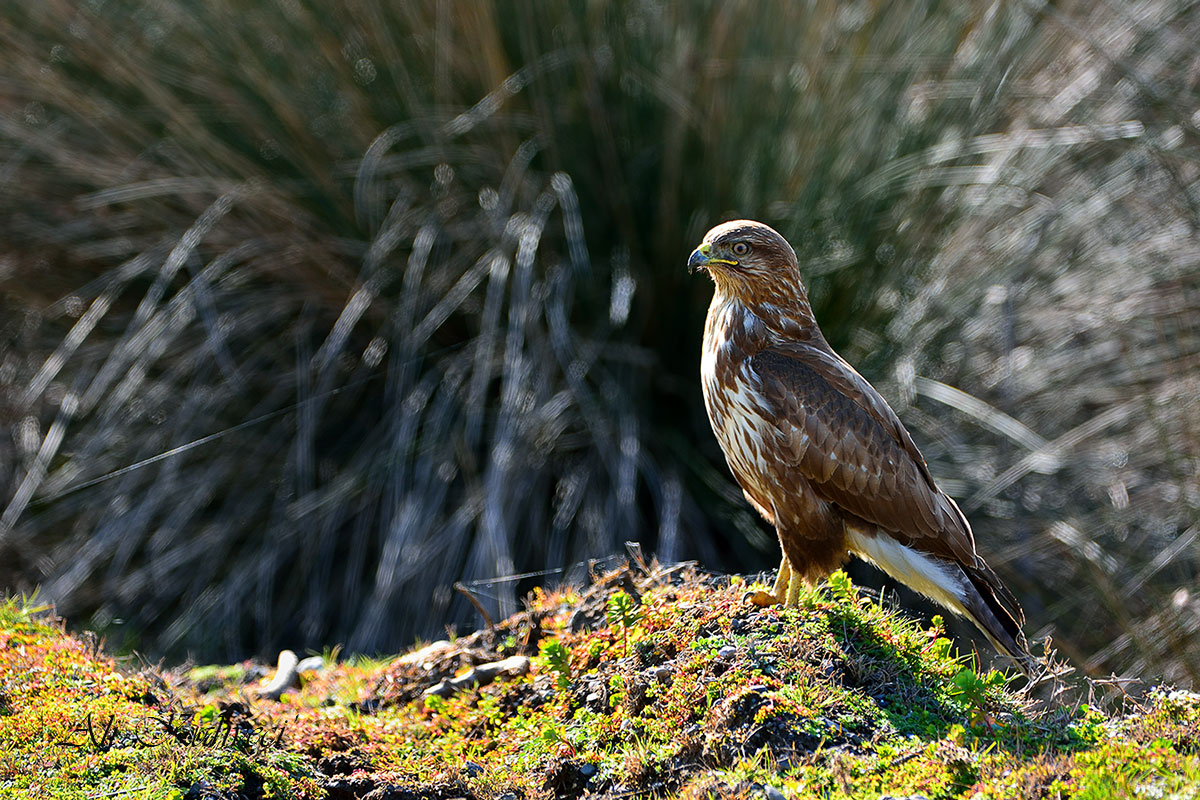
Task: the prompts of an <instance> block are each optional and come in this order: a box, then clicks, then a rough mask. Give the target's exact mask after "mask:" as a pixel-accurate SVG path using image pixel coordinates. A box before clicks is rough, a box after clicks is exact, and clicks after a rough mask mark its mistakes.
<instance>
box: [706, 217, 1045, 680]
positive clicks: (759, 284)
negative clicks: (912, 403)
mask: <svg viewBox="0 0 1200 800" xmlns="http://www.w3.org/2000/svg"><path fill="white" fill-rule="evenodd" d="M688 266H689V267H690V268H691V269H692V271H695V270H696V269H703V270H705V271H707V272H708V274H709V276H710V277H711V278H712V280H713V283H714V284H716V288H715V291H714V293H713V299H712V305H710V306H709V308H708V320H707V322H706V323H705V326H704V345H703V355H702V357H701V361H700V372H701V379H702V382H703V388H704V404H705V406H706V407H707V409H708V419H709V421H710V422H711V423H712V427H713V431H714V432H715V433H716V436H717V440H718V441H719V442H720V444H721V449H722V450H723V451H724V453H725V459H726V460H727V461H728V462H729V467H730V469H731V470H733V474H734V476H735V477H736V478H737V481H738V483H739V484H741V487H742V490H743V492H744V493H745V495H746V499H747V500H749V501H750V504H751V505H752V506H754V508H755V509H757V510H758V512H759V513H760V514H762V515H763V517H764V518H765V519H766V520H767V521H768V522H769V523H771V524H772V525H774V526H775V530H776V533H777V534H778V535H779V543H780V546H781V547H782V549H783V561H782V562H781V563H780V565H779V576H778V578H777V580H776V581H775V587H774V590H773V593H774V595H775V597H776V599H777V600H779V601H780V602H783V603H784V604H785V605H787V606H794V605H796V603H797V600H798V596H799V592H800V585H801V582H804V583H809V584H811V583H812V582H814V581H816V580H818V579H820V578H823V577H826V576H827V575H828V574H829V573H830V572H832V571H833V570H835V569H837V568H838V567H840V566H841V565H842V564H844V563H845V562H846V560H847V559H848V558H849V555H850V554H854V555H857V556H859V557H860V558H863V559H865V560H867V561H869V562H871V563H873V564H875V565H876V566H878V567H880V568H881V569H883V571H884V572H886V573H888V574H889V575H891V576H892V577H893V578H895V579H896V580H898V581H900V582H901V583H904V584H905V585H907V586H909V587H910V588H912V589H915V590H916V591H918V592H920V593H921V594H923V595H925V596H926V597H929V598H931V599H933V600H935V601H936V602H938V603H939V604H941V605H943V606H945V607H946V608H948V609H950V610H951V611H953V612H955V613H957V614H959V615H962V616H965V617H966V618H968V619H969V620H971V621H972V622H973V623H975V625H976V626H978V627H979V629H980V630H981V631H983V633H984V635H985V636H987V638H988V639H989V640H990V641H991V642H992V644H993V645H994V646H995V647H996V649H997V650H998V651H1000V652H1001V653H1005V654H1007V655H1009V656H1011V657H1012V658H1013V659H1014V660H1015V661H1016V662H1017V664H1018V665H1019V666H1020V668H1021V669H1022V670H1023V671H1025V672H1027V673H1028V672H1029V670H1030V668H1031V666H1032V664H1033V658H1032V656H1031V655H1030V653H1029V648H1028V645H1027V643H1026V641H1025V635H1024V634H1023V633H1022V631H1021V626H1022V624H1023V623H1024V621H1025V619H1024V614H1023V613H1022V611H1021V608H1020V606H1019V605H1018V604H1017V601H1016V599H1015V598H1013V596H1012V593H1011V592H1009V591H1008V589H1007V588H1005V586H1004V584H1003V583H1001V582H1000V579H999V578H998V577H997V576H996V573H995V572H993V571H992V569H991V568H990V567H989V566H988V565H987V564H986V563H985V562H984V560H983V559H982V558H980V556H979V554H978V553H977V552H976V551H975V539H974V537H973V536H972V534H971V526H970V525H969V524H968V523H967V519H966V517H965V516H963V513H962V511H960V510H959V508H958V506H957V505H956V504H955V502H954V501H953V500H952V499H951V498H950V497H949V496H948V495H947V494H946V493H945V492H943V491H942V490H941V489H939V488H938V487H937V484H935V483H934V480H933V477H932V476H931V475H930V473H929V467H928V466H927V465H926V463H925V459H924V458H923V457H922V456H921V453H920V452H919V451H918V450H917V446H916V445H915V444H913V440H912V437H911V436H910V435H909V433H908V431H907V430H905V428H904V426H903V425H902V424H901V423H900V419H899V418H898V417H897V416H896V413H895V412H894V411H892V409H891V407H890V406H889V405H888V404H887V402H886V401H885V400H884V399H883V397H881V396H880V394H879V392H877V391H875V388H874V387H872V386H871V384H869V383H867V381H866V380H865V379H864V378H863V377H862V376H861V375H859V374H858V373H857V372H856V371H855V370H854V368H853V367H851V366H850V365H849V364H848V363H847V362H846V361H845V360H844V359H843V358H842V357H841V356H839V355H838V354H837V353H835V352H834V351H833V348H832V347H830V346H829V343H828V342H826V341H825V337H824V336H823V335H821V330H820V328H818V327H817V321H816V319H815V318H814V317H813V312H812V307H811V306H810V305H809V302H808V295H807V293H806V292H805V289H804V284H803V282H802V280H801V276H800V267H799V264H798V263H797V260H796V253H795V251H794V250H793V249H792V247H791V245H789V244H788V243H787V240H785V239H784V238H783V237H782V236H780V235H779V233H777V232H776V231H775V230H774V229H772V228H770V227H768V226H767V225H764V224H762V223H760V222H752V221H749V220H734V221H732V222H726V223H724V224H722V225H718V226H717V227H715V228H713V229H712V230H710V231H709V232H708V233H707V234H706V235H705V236H704V241H703V242H702V243H701V244H700V246H699V247H697V248H696V249H695V251H693V252H692V255H691V257H690V258H689V259H688Z"/></svg>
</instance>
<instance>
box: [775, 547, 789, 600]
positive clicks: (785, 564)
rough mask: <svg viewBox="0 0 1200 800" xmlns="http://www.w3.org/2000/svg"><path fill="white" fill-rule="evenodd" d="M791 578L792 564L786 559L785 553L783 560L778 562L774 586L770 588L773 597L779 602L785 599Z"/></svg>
mask: <svg viewBox="0 0 1200 800" xmlns="http://www.w3.org/2000/svg"><path fill="white" fill-rule="evenodd" d="M791 580H792V564H791V562H790V561H788V557H787V554H786V553H785V554H784V556H783V560H782V561H780V562H779V574H778V575H776V576H775V586H774V587H772V589H771V594H773V595H775V599H776V600H778V601H779V602H781V603H782V602H784V600H785V599H786V598H785V595H786V593H787V590H788V584H789V583H790V582H791Z"/></svg>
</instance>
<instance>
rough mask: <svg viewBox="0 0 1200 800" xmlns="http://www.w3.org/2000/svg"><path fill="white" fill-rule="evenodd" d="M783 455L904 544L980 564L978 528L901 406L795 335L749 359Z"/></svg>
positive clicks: (824, 491) (822, 492) (831, 497)
mask: <svg viewBox="0 0 1200 800" xmlns="http://www.w3.org/2000/svg"><path fill="white" fill-rule="evenodd" d="M749 366H750V372H751V374H753V375H754V376H755V377H756V379H757V381H758V383H759V386H758V387H757V388H758V391H759V393H760V394H761V396H762V397H763V398H764V399H765V400H766V402H767V403H768V404H769V405H770V406H771V409H772V411H773V415H774V419H775V421H776V425H775V427H776V435H777V438H776V444H777V445H778V449H779V451H780V452H781V453H782V454H783V457H784V459H785V461H787V462H788V464H789V466H790V467H791V468H792V469H795V470H798V471H799V473H800V475H801V476H802V477H803V478H805V479H807V480H808V481H809V482H810V484H811V486H812V488H813V490H814V491H815V492H816V493H817V495H818V496H820V497H821V498H822V499H824V500H826V501H827V502H830V503H832V504H834V505H836V506H838V507H840V508H841V509H843V510H844V511H847V512H849V513H850V514H852V515H854V516H856V517H859V518H861V519H863V520H866V521H867V522H870V523H872V524H874V525H877V526H878V527H880V528H882V529H883V530H886V531H888V532H889V533H891V534H893V535H895V536H897V537H898V538H899V539H900V540H901V541H903V542H904V543H905V544H909V545H912V546H916V547H919V548H920V549H922V550H925V551H927V552H931V553H934V554H936V555H942V556H943V557H950V558H954V559H955V560H956V561H958V562H960V563H963V564H967V565H973V564H974V563H975V562H976V560H977V556H976V554H975V542H974V538H973V537H972V535H971V528H970V526H969V525H968V524H967V521H966V518H965V517H964V516H963V515H962V512H961V511H959V509H958V506H957V505H955V503H954V501H953V500H952V499H950V497H949V496H947V495H946V494H945V493H943V492H942V491H941V490H940V489H938V488H937V486H936V485H935V484H934V482H933V478H932V476H931V475H930V474H929V467H928V465H926V463H925V459H924V458H923V457H922V456H921V453H920V451H918V450H917V447H916V445H915V444H914V443H913V440H912V437H911V436H910V435H909V433H908V431H907V430H905V428H904V426H903V425H902V424H901V423H900V419H899V418H898V417H897V416H896V413H895V412H894V411H892V409H891V407H890V406H888V404H887V402H886V401H885V400H884V399H883V398H882V397H881V396H880V395H879V393H878V392H876V391H875V389H874V388H873V387H872V386H871V385H870V384H869V383H867V381H866V380H865V379H864V378H863V377H862V376H861V375H859V374H858V373H857V372H856V371H855V370H854V368H853V367H851V366H850V365H849V364H847V363H846V362H845V361H843V360H842V359H841V358H840V357H838V356H837V355H836V354H833V353H831V352H827V351H825V350H822V349H818V348H816V347H812V346H807V345H802V344H796V345H791V344H789V345H784V346H776V347H772V348H768V349H766V350H762V351H760V352H758V353H757V354H755V355H754V356H752V357H751V358H750V363H749Z"/></svg>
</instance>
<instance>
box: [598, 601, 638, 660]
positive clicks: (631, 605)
mask: <svg viewBox="0 0 1200 800" xmlns="http://www.w3.org/2000/svg"><path fill="white" fill-rule="evenodd" d="M643 614H644V611H643V609H642V607H641V606H640V605H639V604H638V601H636V600H634V599H633V598H632V597H630V596H629V594H628V593H627V592H625V591H624V590H621V591H618V592H617V593H616V594H614V595H613V596H612V597H610V598H608V615H607V616H608V624H609V625H611V626H613V627H614V628H616V627H620V628H621V655H622V656H626V655H628V654H629V629H630V628H631V627H633V626H634V625H637V624H638V622H640V621H641V619H642V616H643Z"/></svg>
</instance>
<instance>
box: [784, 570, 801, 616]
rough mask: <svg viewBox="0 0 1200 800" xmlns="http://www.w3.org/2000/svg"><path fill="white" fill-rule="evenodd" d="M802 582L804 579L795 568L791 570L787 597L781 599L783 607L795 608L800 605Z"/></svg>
mask: <svg viewBox="0 0 1200 800" xmlns="http://www.w3.org/2000/svg"><path fill="white" fill-rule="evenodd" d="M803 583H804V579H803V578H801V577H800V574H799V573H798V572H796V571H795V570H792V576H791V580H789V581H788V590H787V599H786V600H784V601H783V607H784V608H795V607H796V606H798V605H800V586H801V585H802V584H803Z"/></svg>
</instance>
